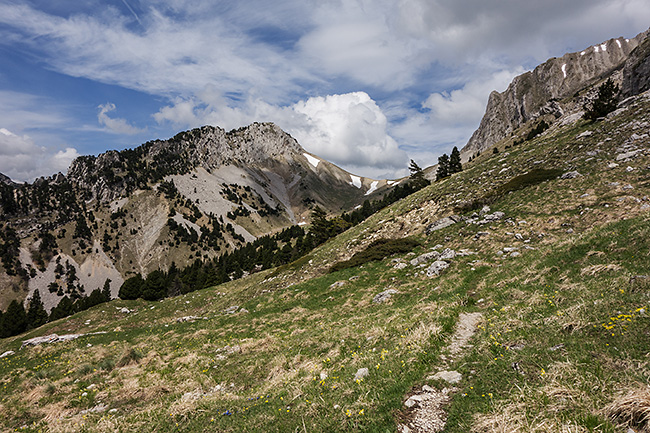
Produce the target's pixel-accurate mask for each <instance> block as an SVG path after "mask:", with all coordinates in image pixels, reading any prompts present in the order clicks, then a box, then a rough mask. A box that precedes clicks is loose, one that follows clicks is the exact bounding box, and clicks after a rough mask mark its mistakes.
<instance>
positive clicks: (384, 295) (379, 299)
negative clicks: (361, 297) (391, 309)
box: [372, 289, 399, 304]
mask: <svg viewBox="0 0 650 433" xmlns="http://www.w3.org/2000/svg"><path fill="white" fill-rule="evenodd" d="M395 293H399V292H398V291H397V290H395V289H388V290H384V291H383V292H381V293H379V294H377V295H375V297H374V298H372V302H374V303H375V304H381V303H383V302H386V301H388V300H389V299H390V298H391V296H392V295H394V294H395Z"/></svg>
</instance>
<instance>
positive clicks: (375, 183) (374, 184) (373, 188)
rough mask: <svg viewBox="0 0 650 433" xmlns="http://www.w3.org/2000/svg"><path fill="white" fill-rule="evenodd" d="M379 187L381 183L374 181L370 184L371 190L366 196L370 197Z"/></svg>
mask: <svg viewBox="0 0 650 433" xmlns="http://www.w3.org/2000/svg"><path fill="white" fill-rule="evenodd" d="M377 185H379V181H378V180H373V181H372V183H371V184H370V189H369V190H368V191H366V194H365V195H370V194H372V193H373V192H374V191H376V190H377Z"/></svg>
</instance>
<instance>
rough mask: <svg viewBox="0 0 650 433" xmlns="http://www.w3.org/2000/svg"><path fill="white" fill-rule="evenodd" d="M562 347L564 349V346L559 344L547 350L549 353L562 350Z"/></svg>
mask: <svg viewBox="0 0 650 433" xmlns="http://www.w3.org/2000/svg"><path fill="white" fill-rule="evenodd" d="M563 347H564V344H563V343H560V344H556V345H555V346H553V347H551V348H549V349H548V350H550V351H551V352H555V351H556V350H559V349H562V348H563Z"/></svg>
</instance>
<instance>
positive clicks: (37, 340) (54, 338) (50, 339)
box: [20, 334, 85, 349]
mask: <svg viewBox="0 0 650 433" xmlns="http://www.w3.org/2000/svg"><path fill="white" fill-rule="evenodd" d="M84 335H85V334H66V335H56V334H50V335H45V336H43V337H34V338H30V339H29V340H25V341H23V344H22V345H21V346H20V348H21V349H22V348H23V347H28V346H38V345H40V344H44V343H48V344H50V343H60V342H63V341H70V340H75V339H77V338H79V337H83V336H84Z"/></svg>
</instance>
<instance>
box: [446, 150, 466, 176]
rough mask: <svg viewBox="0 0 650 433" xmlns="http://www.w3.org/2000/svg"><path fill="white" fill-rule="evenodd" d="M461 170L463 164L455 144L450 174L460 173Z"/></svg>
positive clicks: (450, 158)
mask: <svg viewBox="0 0 650 433" xmlns="http://www.w3.org/2000/svg"><path fill="white" fill-rule="evenodd" d="M461 171H463V164H461V162H460V152H459V151H458V148H457V147H456V146H454V148H453V149H452V151H451V156H450V157H449V174H450V175H451V174H454V173H460V172H461Z"/></svg>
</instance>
